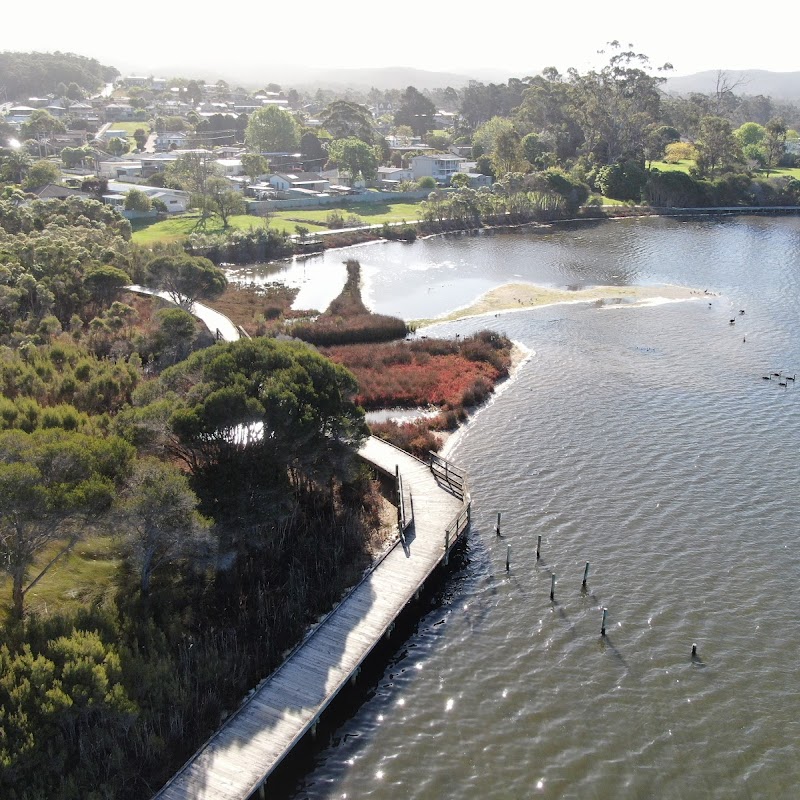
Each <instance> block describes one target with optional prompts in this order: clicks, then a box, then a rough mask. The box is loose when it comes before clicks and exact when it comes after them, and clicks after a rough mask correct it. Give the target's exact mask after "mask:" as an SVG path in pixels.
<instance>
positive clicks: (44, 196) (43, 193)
mask: <svg viewBox="0 0 800 800" xmlns="http://www.w3.org/2000/svg"><path fill="white" fill-rule="evenodd" d="M29 191H30V193H31V194H35V195H36V196H37V197H38V198H39V199H40V200H54V199H56V200H64V199H65V198H67V197H84V198H86V199H87V200H91V199H93V195H91V194H89V193H88V192H82V191H81V190H80V189H70V188H69V187H68V186H59V185H58V184H55V183H46V184H45V185H44V186H37V187H36V188H34V189H30V190H29Z"/></svg>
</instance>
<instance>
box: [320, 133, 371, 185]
mask: <svg viewBox="0 0 800 800" xmlns="http://www.w3.org/2000/svg"><path fill="white" fill-rule="evenodd" d="M328 155H329V157H330V159H331V161H333V162H334V163H335V164H337V165H338V166H339V167H341V168H342V169H345V170H347V171H348V172H349V173H350V178H351V180H352V181H354V182H355V181H356V180H357V178H358V176H359V175H361V176H362V177H363V178H364V180H369V179H370V178H374V177H375V174H376V172H377V169H378V159H377V157H376V155H375V151H374V150H373V149H372V148H371V147H370V146H369V145H368V144H366V143H365V142H363V141H362V140H361V139H356V138H355V137H350V138H348V139H336V140H335V141H334V142H331V145H330V148H329V149H328Z"/></svg>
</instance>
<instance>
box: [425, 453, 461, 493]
mask: <svg viewBox="0 0 800 800" xmlns="http://www.w3.org/2000/svg"><path fill="white" fill-rule="evenodd" d="M430 467H431V472H432V473H433V475H434V477H435V478H436V479H437V480H438V481H444V483H446V484H447V486H448V488H449V489H450V491H451V492H452V493H453V494H454V495H455V496H456V497H458V499H459V500H463V499H464V498H465V497H466V495H467V494H468V491H467V474H466V473H465V472H464V471H463V470H461V469H459V468H458V467H456V465H455V464H451V463H450V462H449V461H448V460H447V459H446V458H442V457H441V456H440V455H437V454H436V453H433V452H431V453H430Z"/></svg>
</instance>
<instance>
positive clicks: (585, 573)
mask: <svg viewBox="0 0 800 800" xmlns="http://www.w3.org/2000/svg"><path fill="white" fill-rule="evenodd" d="M588 577H589V562H588V561H587V562H586V566H585V567H584V569H583V583H582V584H581V586H582V587H583V588H584V589H585V588H586V579H587V578H588Z"/></svg>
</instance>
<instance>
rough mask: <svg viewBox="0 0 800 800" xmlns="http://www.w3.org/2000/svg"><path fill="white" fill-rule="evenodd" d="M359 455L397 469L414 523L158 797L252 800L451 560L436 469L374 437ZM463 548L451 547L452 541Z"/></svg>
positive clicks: (450, 506) (449, 499)
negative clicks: (425, 584)
mask: <svg viewBox="0 0 800 800" xmlns="http://www.w3.org/2000/svg"><path fill="white" fill-rule="evenodd" d="M360 455H361V457H362V458H364V459H365V460H366V461H368V462H369V463H370V464H372V465H373V466H374V467H375V468H376V469H378V470H380V471H382V472H384V473H385V474H389V475H393V474H395V471H396V470H397V469H399V470H400V473H401V475H402V476H403V482H404V484H405V486H406V487H407V488H408V490H409V492H410V494H411V496H413V497H414V507H415V514H414V523H413V526H412V528H411V529H409V531H408V535H407V536H406V539H405V542H403V543H400V542H399V543H398V544H396V545H395V546H394V547H393V548H392V549H391V550H389V551H388V552H387V553H386V554H385V555H384V556H383V557H382V558H381V559H380V560H379V561H378V562H377V563H376V564H375V565H373V567H372V568H371V570H370V571H369V572H368V573H367V574H366V575H365V576H364V578H362V580H361V581H360V582H359V584H358V585H357V586H355V587H354V589H353V590H352V591H351V592H350V593H349V594H348V595H347V597H346V598H345V599H344V600H343V601H342V602H341V603H340V604H339V605H338V606H337V607H336V608H335V609H334V610H333V611H331V612H330V613H329V614H328V615H327V616H326V617H325V618H324V619H323V620H322V622H321V623H320V624H319V625H317V627H316V628H315V629H314V630H313V631H311V632H310V633H309V634H308V635H307V636H306V637H305V639H304V640H303V641H302V642H301V643H300V645H298V647H297V648H295V650H294V651H293V652H292V653H291V654H290V655H289V657H288V658H287V659H286V661H284V663H283V664H282V665H281V666H280V667H279V668H278V669H277V670H276V671H275V672H274V673H273V674H272V675H271V676H270V677H269V678H268V679H267V680H266V681H264V683H263V684H262V685H261V686H260V687H259V688H258V689H257V690H256V691H255V692H254V693H253V695H252V696H251V697H250V699H249V700H248V701H247V702H246V703H245V704H244V705H243V706H242V707H241V708H240V709H239V710H238V711H237V712H236V713H235V714H234V715H233V716H232V717H231V718H230V719H229V720H227V721H226V722H225V724H224V725H223V726H222V727H221V728H220V729H219V730H218V731H217V732H216V733H215V734H214V735H213V736H212V737H211V738H210V739H209V740H208V742H206V744H205V745H203V747H201V748H200V750H198V751H197V753H195V755H194V756H193V757H192V758H191V759H190V760H189V761H188V762H187V763H186V764H185V765H184V767H183V768H182V769H181V770H180V771H179V772H178V773H177V774H176V775H175V776H174V777H173V778H172V779H171V780H170V781H169V782H168V783H167V784H166V786H164V787H163V789H161V791H160V792H159V793H158V794H157V795H156V797H157V798H159V800H204V799H205V798H208V800H211V798H213V799H214V800H246V798H248V797H250V795H251V794H253V793H254V792H255V791H256V790H257V789H258V788H259V786H260V785H261V784H262V783H263V781H264V780H265V778H266V777H267V776H268V775H270V774H271V772H272V771H273V769H274V768H275V767H276V766H277V765H278V764H279V763H280V762H281V760H282V759H283V758H284V756H285V755H287V754H288V753H289V752H290V751H291V750H292V748H293V747H294V746H295V745H296V744H297V743H298V742H299V741H300V739H301V738H302V737H303V736H304V735H305V734H306V733H307V732H308V731H309V730H311V729H312V727H313V726H314V725H315V724H316V722H317V720H318V719H319V717H320V715H321V714H322V712H323V711H324V710H325V708H326V707H327V706H328V705H329V704H330V703H331V701H332V700H333V699H334V698H335V697H336V696H337V694H338V693H339V692H340V691H341V689H342V688H343V687H344V686H345V685H346V684H347V681H348V680H349V679H350V678H351V677H353V676H355V675H357V673H358V670H359V669H360V665H361V663H362V662H363V661H364V659H365V658H366V657H367V656H368V655H369V653H370V652H371V651H372V649H373V648H374V647H375V646H376V645H377V643H378V642H380V641H381V639H382V637H383V636H384V635H385V634H386V633H387V631H388V630H389V629H390V627H391V626H392V625H393V624H394V621H395V619H396V618H397V616H398V615H399V614H400V612H401V611H402V610H403V608H404V607H405V606H406V605H407V604H408V602H409V600H410V599H411V598H412V597H413V596H414V595H415V593H416V592H417V591H418V590H419V588H420V587H421V585H422V584H423V582H424V581H425V580H426V579H427V577H428V576H429V575H430V573H431V572H432V571H433V570H434V569H435V568H436V566H437V565H438V564H439V563H440V562H441V561H442V558H443V555H444V543H445V530H446V529H447V528H448V526H450V524H451V522H452V520H453V519H454V517H455V516H456V515H457V514H458V513H460V512H461V511H462V508H463V503H462V500H461V498H459V497H456V496H455V495H454V494H453V492H452V487H451V486H449V485H448V484H447V482H446V481H445V485H444V486H442V485H440V481H439V480H437V478H436V477H434V475H433V473H432V471H431V469H430V467H429V466H428V465H426V464H424V463H423V462H421V461H419V460H418V459H415V458H413V457H412V456H409V455H408V454H407V453H404V452H403V451H401V450H397V449H396V448H393V447H392V446H391V445H388V444H387V443H385V442H381V441H380V440H377V439H374V438H372V437H370V439H368V440H367V442H366V443H365V445H364V446H363V447H362V449H361V451H360ZM452 543H454V541H453V540H451V544H452Z"/></svg>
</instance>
